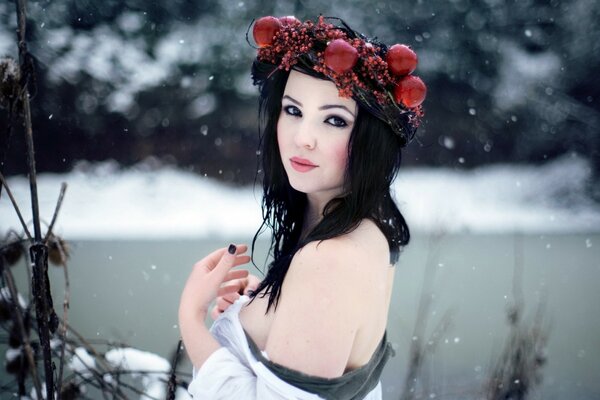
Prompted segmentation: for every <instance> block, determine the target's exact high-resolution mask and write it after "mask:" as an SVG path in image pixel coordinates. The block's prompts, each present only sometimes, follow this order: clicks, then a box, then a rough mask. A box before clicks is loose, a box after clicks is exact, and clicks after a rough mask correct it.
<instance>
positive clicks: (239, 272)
mask: <svg viewBox="0 0 600 400" xmlns="http://www.w3.org/2000/svg"><path fill="white" fill-rule="evenodd" d="M248 274H249V272H248V270H246V269H236V270H233V271H229V272H228V273H227V275H225V280H224V282H227V281H234V280H240V279H244V278H246V277H247V276H248Z"/></svg>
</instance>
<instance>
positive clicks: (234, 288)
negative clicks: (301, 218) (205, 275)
mask: <svg viewBox="0 0 600 400" xmlns="http://www.w3.org/2000/svg"><path fill="white" fill-rule="evenodd" d="M240 288H241V286H240V285H239V284H232V285H225V286H221V287H220V288H219V290H217V297H221V296H226V295H228V294H231V293H238V292H239V291H240Z"/></svg>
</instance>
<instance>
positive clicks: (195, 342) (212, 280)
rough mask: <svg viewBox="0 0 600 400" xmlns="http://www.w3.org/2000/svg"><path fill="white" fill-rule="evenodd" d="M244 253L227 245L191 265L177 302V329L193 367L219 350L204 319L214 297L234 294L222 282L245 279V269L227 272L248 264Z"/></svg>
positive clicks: (242, 249)
mask: <svg viewBox="0 0 600 400" xmlns="http://www.w3.org/2000/svg"><path fill="white" fill-rule="evenodd" d="M246 250H247V246H239V248H236V246H235V245H230V246H229V248H227V249H226V248H222V249H219V250H216V251H214V252H213V253H211V254H209V255H208V256H206V257H205V258H203V259H202V260H200V261H198V262H197V263H196V264H195V265H194V268H193V269H192V272H191V274H190V276H189V278H188V280H187V282H186V284H185V287H184V289H183V292H182V294H181V300H180V303H179V329H180V331H181V337H182V339H183V343H184V345H185V349H186V352H187V354H188V356H189V358H190V360H191V361H192V364H193V365H194V367H196V368H200V367H201V366H202V365H203V364H204V362H205V361H206V359H208V357H209V356H210V355H211V354H212V353H214V352H215V351H216V350H218V349H219V348H220V347H221V346H220V345H219V343H218V342H217V341H216V340H215V339H214V338H213V337H212V335H211V334H210V332H209V331H208V329H207V328H206V325H205V324H204V320H205V319H206V315H207V313H208V307H209V304H210V303H211V302H212V300H214V298H215V297H217V296H224V295H226V294H228V293H232V292H235V291H237V288H236V287H235V286H232V285H230V286H223V287H222V284H223V282H225V281H230V280H233V279H241V278H245V277H246V276H248V271H246V270H235V271H232V270H231V269H232V268H233V267H236V266H238V265H242V264H246V263H248V262H249V261H250V257H249V256H247V255H243V253H244V252H246Z"/></svg>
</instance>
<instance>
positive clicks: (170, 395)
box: [167, 339, 181, 400]
mask: <svg viewBox="0 0 600 400" xmlns="http://www.w3.org/2000/svg"><path fill="white" fill-rule="evenodd" d="M180 355H181V339H179V341H178V342H177V349H175V355H174V356H173V362H172V363H171V373H170V375H169V383H168V385H167V400H175V391H176V390H177V364H179V356H180Z"/></svg>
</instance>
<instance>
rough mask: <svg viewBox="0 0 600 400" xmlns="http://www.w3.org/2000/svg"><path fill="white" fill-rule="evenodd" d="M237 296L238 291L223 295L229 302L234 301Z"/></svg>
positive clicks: (238, 296) (238, 295)
mask: <svg viewBox="0 0 600 400" xmlns="http://www.w3.org/2000/svg"><path fill="white" fill-rule="evenodd" d="M239 298H240V294H239V293H229V294H226V295H225V296H223V299H224V300H225V301H227V302H229V303H231V304H233V303H235V301H236V300H237V299H239Z"/></svg>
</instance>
